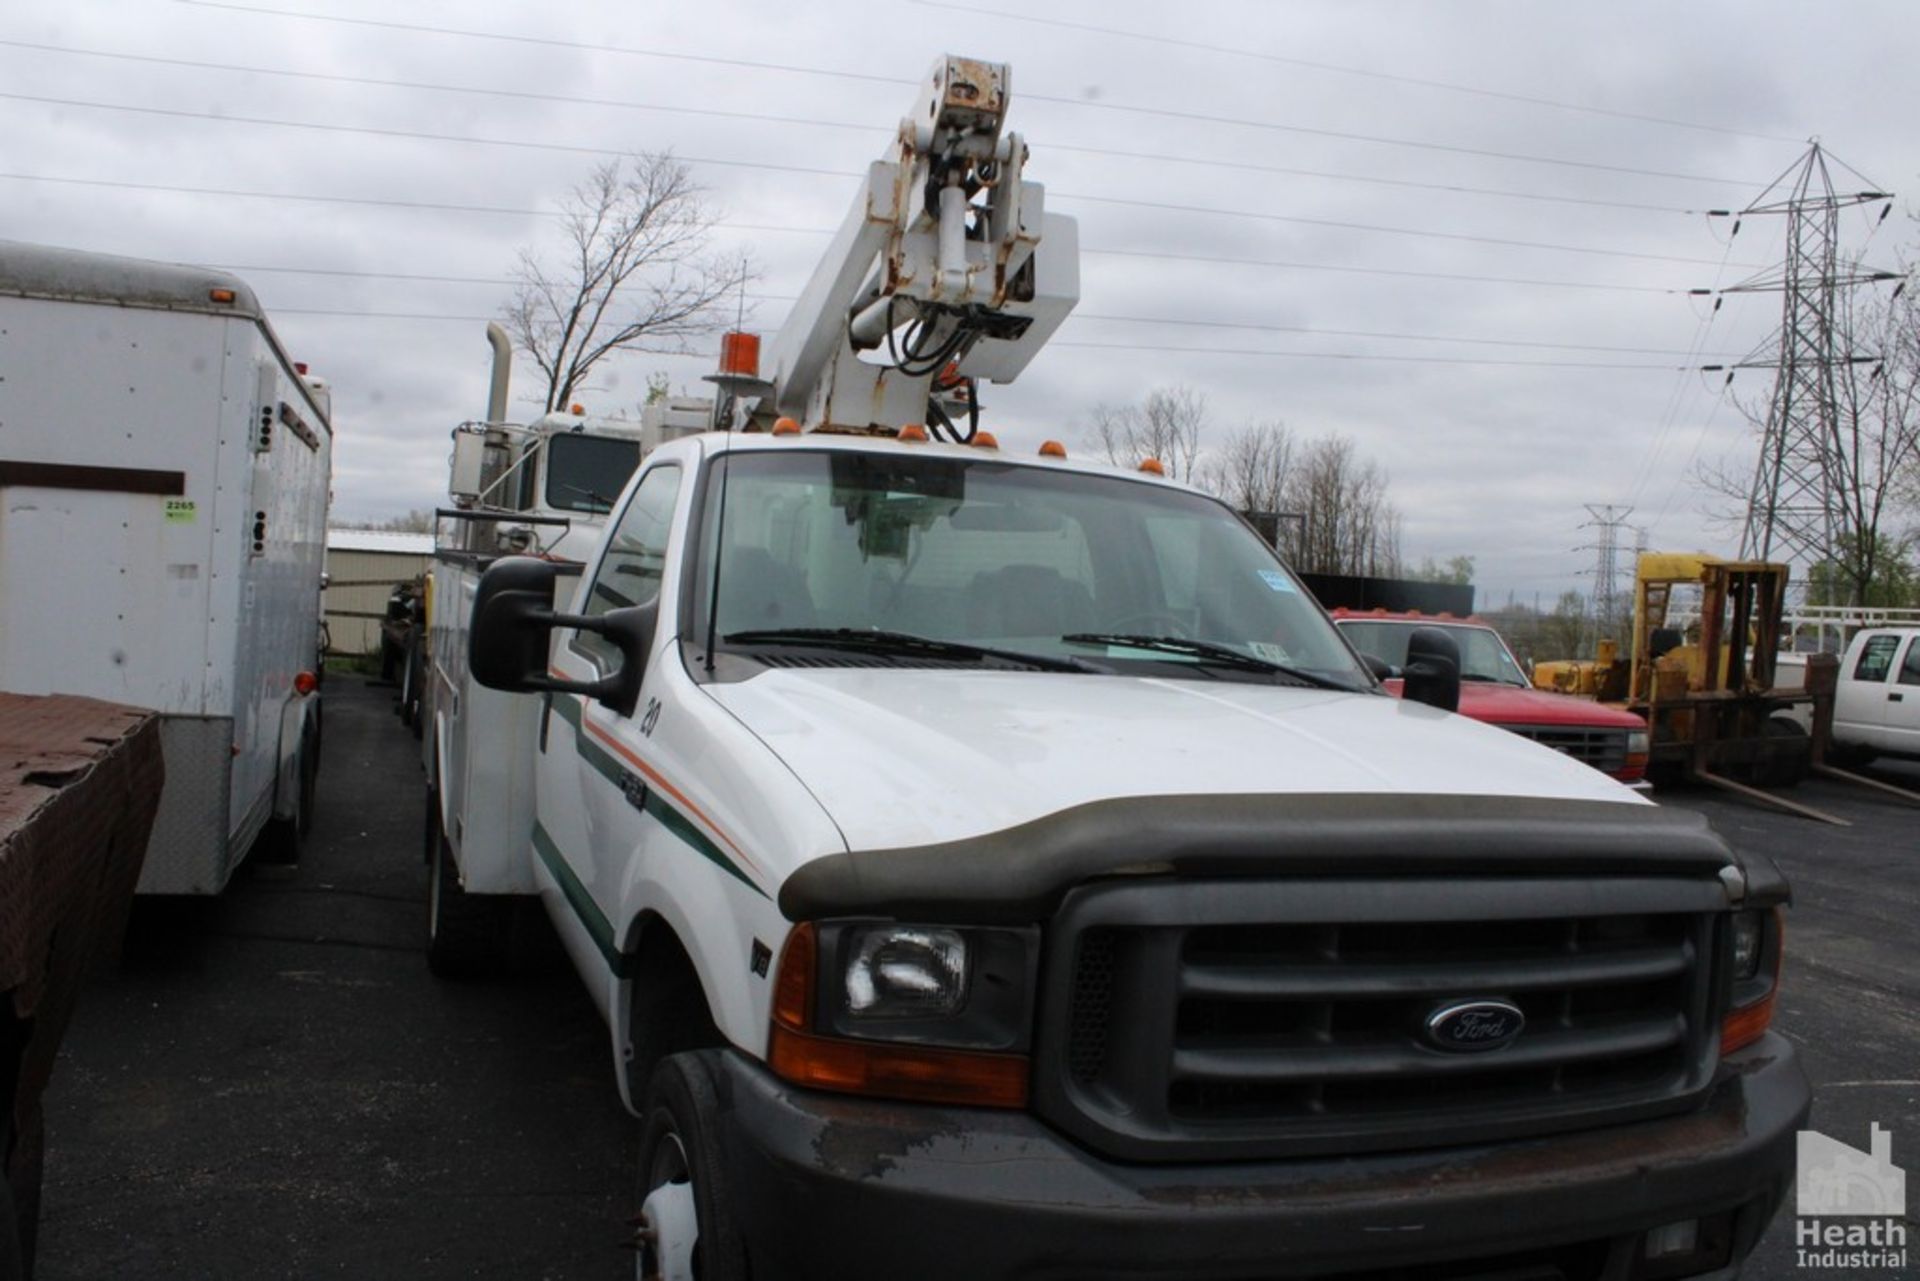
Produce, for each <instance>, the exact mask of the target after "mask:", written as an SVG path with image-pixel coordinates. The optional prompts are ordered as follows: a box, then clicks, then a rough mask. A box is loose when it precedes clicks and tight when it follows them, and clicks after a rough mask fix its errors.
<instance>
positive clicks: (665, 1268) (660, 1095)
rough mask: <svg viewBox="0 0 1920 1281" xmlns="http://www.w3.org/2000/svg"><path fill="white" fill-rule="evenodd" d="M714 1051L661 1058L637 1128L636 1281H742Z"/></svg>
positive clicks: (741, 1248) (743, 1261)
mask: <svg viewBox="0 0 1920 1281" xmlns="http://www.w3.org/2000/svg"><path fill="white" fill-rule="evenodd" d="M718 1061H719V1051H716V1050H690V1051H688V1052H687V1053H684V1054H672V1055H669V1056H667V1057H666V1058H664V1059H662V1060H660V1066H659V1067H657V1068H655V1069H654V1072H653V1081H652V1083H651V1085H650V1086H649V1087H648V1090H647V1103H646V1110H645V1112H644V1113H643V1114H642V1115H643V1117H644V1120H643V1121H642V1126H641V1130H640V1165H639V1180H638V1193H639V1197H638V1199H639V1201H640V1230H639V1246H640V1250H639V1254H638V1256H637V1259H636V1271H635V1275H636V1276H637V1277H639V1278H640V1281H656V1279H657V1281H746V1279H747V1278H748V1277H749V1276H750V1275H751V1273H750V1271H749V1269H748V1266H747V1252H746V1247H745V1245H744V1244H743V1243H742V1242H741V1240H740V1233H739V1223H738V1216H737V1213H736V1211H735V1208H734V1201H733V1190H732V1187H731V1185H730V1184H729V1183H728V1181H727V1169H726V1163H725V1161H724V1160H722V1158H721V1155H720V1140H719V1112H720V1109H719V1103H718V1100H717V1097H716V1095H715V1093H714V1088H713V1078H714V1073H715V1071H716V1070H717V1065H718Z"/></svg>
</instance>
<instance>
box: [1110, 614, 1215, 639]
mask: <svg viewBox="0 0 1920 1281" xmlns="http://www.w3.org/2000/svg"><path fill="white" fill-rule="evenodd" d="M1101 630H1102V631H1108V632H1131V633H1134V634H1136V635H1145V634H1151V635H1156V636H1177V637H1179V638H1180V639H1181V640H1193V639H1195V637H1194V634H1193V628H1192V627H1190V626H1189V625H1188V624H1187V621H1186V620H1185V619H1183V618H1181V617H1180V616H1179V615H1178V614H1176V613H1174V612H1173V611H1171V610H1165V609H1143V610H1140V611H1139V612H1137V613H1133V614H1127V615H1125V616H1124V617H1121V618H1116V619H1114V620H1113V622H1111V623H1109V624H1108V625H1107V626H1106V627H1104V628H1102V629H1101Z"/></svg>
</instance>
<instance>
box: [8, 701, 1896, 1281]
mask: <svg viewBox="0 0 1920 1281" xmlns="http://www.w3.org/2000/svg"><path fill="white" fill-rule="evenodd" d="M326 697H327V699H328V710H327V729H326V748H325V760H324V764H323V767H322V772H321V777H320V803H319V807H318V816H317V819H316V821H315V825H314V830H313V834H312V837H311V839H310V841H309V843H308V846H307V850H306V853H305V855H304V857H303V858H302V860H301V863H300V865H299V867H298V868H297V869H294V870H293V871H291V872H287V871H284V870H272V869H263V870H254V869H251V868H243V869H242V870H241V872H240V873H239V875H238V877H237V878H236V880H235V882H234V884H233V885H232V886H231V887H230V888H229V890H228V892H227V893H226V894H225V895H224V896H222V897H221V898H220V899H218V900H213V901H190V902H177V901H176V902H159V901H152V900H143V901H142V902H141V903H140V904H139V905H138V907H137V910H136V913H135V919H134V926H133V929H132V931H131V933H130V935H129V940H128V949H127V955H126V958H125V961H124V963H123V965H122V967H121V969H120V971H119V972H118V973H117V974H116V975H114V976H113V977H111V978H109V979H106V980H104V981H102V982H101V983H99V984H98V985H96V986H95V987H94V988H92V989H90V990H89V991H88V992H87V993H86V995H85V997H84V998H83V1000H82V1002H81V1005H80V1009H79V1012H78V1015H77V1017H76V1019H75V1022H74V1025H73V1027H72V1029H71V1031H70V1032H69V1034H68V1036H67V1040H66V1044H65V1047H64V1049H63V1052H62V1055H61V1060H60V1064H59V1067H58V1069H57V1071H56V1073H55V1076H54V1081H53V1085H52V1089H51V1091H50V1093H49V1095H48V1099H47V1165H46V1188H45V1200H44V1219H43V1223H42V1228H41V1249H40V1271H39V1275H40V1277H41V1278H42V1281H80V1279H86V1281H93V1279H96V1278H117V1277H138V1278H147V1279H152V1281H161V1279H164V1278H175V1277H181V1278H184V1277H196V1278H197V1277H208V1276H216V1277H325V1276H356V1277H367V1276H405V1277H409V1278H423V1279H425V1278H456V1277H552V1278H563V1277H564V1278H609V1279H611V1278H614V1277H622V1276H631V1275H632V1266H633V1265H632V1256H631V1255H630V1254H628V1253H627V1252H626V1251H625V1250H624V1249H622V1248H621V1240H620V1239H621V1235H622V1229H623V1219H624V1216H625V1214H626V1213H627V1212H628V1211H627V1208H626V1207H627V1201H628V1198H627V1196H626V1195H625V1194H624V1189H626V1188H627V1187H628V1186H629V1181H630V1180H631V1178H632V1171H631V1163H632V1153H633V1144H634V1140H635V1131H634V1126H633V1124H632V1122H631V1121H630V1119H629V1118H628V1117H627V1115H626V1113H625V1112H624V1111H623V1110H622V1109H621V1107H620V1104H619V1100H618V1097H617V1095H616V1093H615V1089H614V1083H613V1076H612V1070H611V1066H610V1054H609V1050H608V1043H607V1033H606V1030H605V1028H604V1026H603V1024H602V1023H601V1021H600V1019H599V1017H598V1015H597V1014H596V1012H595V1011H594V1010H593V1008H592V1007H591V1005H590V1004H589V1002H588V999H587V997H586V995H585V993H584V991H583V989H582V988H581V986H580V984H579V982H578V980H577V979H576V978H575V977H574V976H573V974H572V973H571V972H570V971H568V970H566V969H564V968H563V967H561V966H554V967H552V968H550V969H548V970H547V971H545V972H542V973H538V974H532V975H526V976H523V977H521V978H518V979H516V980H513V981H510V982H504V983H495V984H483V985H458V984H448V983H444V982H441V981H438V980H435V979H434V978H432V977H431V976H430V975H429V974H428V973H427V967H426V962H425V958H424V956H423V955H422V936H423V932H424V913H425V892H426V872H425V868H424V865H423V863H422V860H421V854H420V825H421V818H422V813H421V795H422V793H421V787H420V779H421V775H420V769H419V763H418V747H417V744H416V743H415V742H414V740H413V738H412V737H411V736H409V735H408V734H407V733H406V731H405V730H404V729H403V728H402V727H401V726H400V723H399V722H398V721H397V720H396V719H395V718H394V717H393V716H392V715H391V713H390V711H389V710H388V707H389V699H390V691H389V690H387V689H383V688H379V687H375V686H371V685H369V684H368V683H367V682H366V681H365V680H364V679H362V678H359V677H354V676H335V677H332V678H330V680H329V683H328V687H327V691H326ZM1880 776H1881V777H1883V778H1887V779H1892V780H1897V781H1900V782H1902V783H1904V784H1905V785H1906V786H1910V787H1915V788H1920V767H1891V768H1888V769H1886V770H1883V771H1880ZM1796 796H1797V798H1798V799H1800V800H1802V801H1805V802H1808V803H1810V804H1814V805H1818V806H1820V807H1822V808H1826V809H1829V810H1832V811H1833V812H1835V813H1837V814H1839V815H1841V816H1843V817H1847V818H1849V819H1851V820H1852V821H1853V825H1852V826H1850V827H1846V828H1837V827H1825V826H1821V825H1818V824H1814V823H1810V822H1808V821H1806V820H1803V819H1797V818H1789V817H1784V816H1778V815H1774V814H1770V813H1768V812H1766V811H1764V810H1760V809H1756V808H1753V807H1752V806H1750V805H1748V804H1747V803H1745V802H1742V801H1737V800H1731V799H1723V798H1722V797H1720V796H1719V795H1717V794H1714V793H1708V792H1682V793H1678V794H1665V795H1663V796H1662V797H1661V799H1662V800H1663V802H1665V803H1671V804H1681V805H1687V806H1691V807H1695V808H1698V809H1701V810H1703V811H1705V812H1706V813H1708V814H1709V815H1710V816H1711V817H1712V820H1713V822H1714V823H1715V825H1716V826H1717V827H1718V828H1719V829H1720V830H1721V832H1722V833H1724V834H1725V835H1726V836H1727V837H1728V838H1729V839H1730V840H1731V841H1733V842H1734V843H1736V844H1737V845H1739V846H1741V847H1744V848H1749V849H1755V850H1759V851H1762V852H1764V853H1767V854H1769V855H1771V856H1772V857H1773V858H1774V859H1775V860H1776V861H1778V862H1779V864H1780V866H1781V867H1782V869H1783V870H1784V871H1785V872H1786V873H1787V875H1788V876H1789V878H1791V880H1792V881H1793V882H1794V886H1795V893H1796V901H1795V905H1794V908H1793V911H1792V915H1791V917H1790V919H1789V924H1788V934H1787V963H1786V965H1787V968H1786V980H1785V987H1784V992H1783V997H1782V1006H1781V1010H1780V1014H1779V1017H1778V1022H1777V1026H1779V1027H1780V1028H1782V1029H1783V1030H1784V1031H1785V1032H1786V1034H1787V1035H1788V1036H1789V1037H1791V1038H1792V1039H1793V1040H1794V1041H1795V1043H1796V1044H1797V1045H1798V1046H1799V1047H1800V1050H1801V1052H1802V1054H1803V1055H1804V1060H1805V1062H1806V1065H1807V1068H1808V1071H1809V1074H1810V1075H1811V1076H1812V1077H1813V1079H1814V1082H1815V1086H1816V1092H1817V1093H1816V1102H1815V1108H1814V1117H1813V1125H1814V1126H1815V1127H1816V1128H1818V1129H1821V1130H1823V1131H1825V1132H1826V1133H1829V1134H1831V1135H1833V1136H1834V1137H1835V1138H1837V1139H1840V1140H1841V1141H1843V1142H1847V1143H1850V1144H1853V1145H1854V1146H1857V1147H1862V1148H1864V1147H1865V1146H1866V1143H1867V1127H1868V1124H1869V1122H1878V1123H1879V1124H1881V1125H1883V1126H1885V1127H1886V1128H1887V1129H1889V1130H1890V1131H1891V1132H1892V1134H1893V1141H1894V1153H1893V1157H1894V1160H1895V1161H1896V1162H1897V1163H1899V1164H1901V1165H1904V1166H1905V1167H1907V1168H1908V1169H1909V1170H1920V974H1917V973H1916V968H1917V967H1916V961H1917V960H1920V891H1916V887H1915V882H1916V868H1917V867H1920V809H1915V808H1908V807H1903V806H1901V805H1900V804H1899V803H1898V802H1896V801H1892V800H1883V799H1880V798H1877V797H1875V796H1873V795H1872V794H1871V793H1868V792H1865V791H1858V790H1854V789H1850V788H1847V787H1845V786H1843V785H1840V784H1836V783H1831V782H1827V781H1824V780H1821V781H1814V782H1809V783H1807V784H1805V785H1803V786H1802V787H1801V788H1800V789H1799V790H1798V792H1797V793H1796ZM1917 1190H1920V1189H1917ZM1915 1199H1916V1200H1917V1201H1920V1198H1915ZM1913 1208H1915V1209H1916V1210H1920V1204H1916V1205H1915V1206H1914V1207H1913ZM1792 1224H1793V1217H1792V1207H1791V1206H1788V1207H1787V1209H1786V1211H1785V1212H1783V1214H1782V1215H1781V1217H1780V1218H1779V1219H1778V1220H1776V1222H1775V1224H1774V1226H1773V1230H1772V1231H1771V1232H1770V1234H1769V1236H1768V1238H1767V1240H1766V1241H1765V1242H1764V1243H1763V1244H1762V1247H1761V1250H1760V1252H1759V1253H1758V1254H1756V1256H1755V1258H1754V1260H1753V1262H1752V1264H1751V1265H1750V1268H1749V1272H1748V1275H1749V1276H1751V1277H1757V1278H1765V1279H1769V1281H1779V1279H1784V1278H1789V1277H1792V1278H1815V1277H1818V1278H1827V1277H1834V1276H1840V1275H1845V1274H1842V1273H1836V1272H1831V1271H1829V1272H1819V1271H1814V1270H1807V1269H1801V1268H1798V1267H1797V1266H1796V1265H1795V1262H1794V1257H1793V1254H1794V1252H1793V1242H1792ZM1909 1233H1910V1239H1912V1240H1914V1241H1916V1242H1920V1233H1915V1232H1914V1231H1913V1229H1912V1228H1911V1227H1910V1228H1909ZM1914 1253H1920V1252H1913V1251H1910V1254H1914ZM1861 1275H1871V1276H1874V1277H1880V1278H1885V1277H1888V1276H1889V1275H1891V1274H1889V1273H1887V1272H1885V1271H1881V1272H1876V1273H1871V1274H1861Z"/></svg>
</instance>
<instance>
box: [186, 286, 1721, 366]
mask: <svg viewBox="0 0 1920 1281" xmlns="http://www.w3.org/2000/svg"><path fill="white" fill-rule="evenodd" d="M208 265H209V266H213V267H217V268H219V269H220V270H222V271H231V272H234V273H236V274H240V273H246V272H253V273H257V274H267V275H292V276H328V277H346V278H350V279H358V280H418V281H429V282H435V283H447V284H464V285H495V286H498V285H512V284H515V283H517V282H516V281H514V280H513V279H512V278H510V277H502V276H444V275H416V274H410V273H406V272H393V271H359V270H350V269H347V268H334V267H293V266H287V265H284V264H277V263H276V264H264V263H233V262H220V263H209V264H208ZM746 296H747V297H748V298H751V299H752V300H753V301H754V302H788V303H790V302H794V301H796V300H797V297H796V295H794V294H764V293H753V294H748V295H746ZM1067 319H1068V320H1069V321H1101V322H1104V323H1108V324H1130V325H1167V326H1172V327H1175V328H1200V329H1244V330H1251V331H1255V332H1260V333H1285V334H1311V335H1314V336H1316V337H1327V338H1385V339H1390V340H1393V341H1397V342H1438V343H1459V344H1462V345H1466V346H1476V347H1522V348H1534V349H1541V350H1549V351H1586V352H1602V353H1609V354H1614V355H1635V356H1681V357H1685V358H1687V359H1694V358H1697V357H1699V356H1701V355H1703V354H1709V353H1701V352H1698V351H1695V350H1693V349H1691V348H1689V349H1688V350H1687V351H1684V352H1681V351H1670V350H1668V349H1666V348H1661V347H1614V346H1606V345H1601V344H1595V343H1561V342H1544V341H1540V340H1536V339H1525V338H1465V337H1460V336H1459V335H1455V334H1418V333H1406V332H1400V331H1393V330H1378V329H1330V328H1325V327H1322V326H1315V325H1279V324H1270V323H1264V322H1259V321H1242V320H1199V319H1193V318H1188V317H1181V316H1122V315H1115V314H1112V313H1107V312H1088V311H1074V312H1071V313H1069V315H1068V316H1067ZM1711 354H1718V353H1711Z"/></svg>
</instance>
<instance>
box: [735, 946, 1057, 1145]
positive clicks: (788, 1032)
mask: <svg viewBox="0 0 1920 1281" xmlns="http://www.w3.org/2000/svg"><path fill="white" fill-rule="evenodd" d="M1039 957H1040V931H1039V929H1038V928H1037V927H1033V926H1027V927H1023V928H1015V929H985V928H975V927H970V926H968V927H961V926H946V925H915V924H907V923H902V922H894V921H805V922H802V923H800V924H799V925H796V926H794V927H793V929H792V930H791V931H790V932H789V933H788V935H787V941H786V943H785V945H784V946H783V947H782V948H781V952H780V967H779V971H778V973H777V975H776V976H775V979H774V989H773V994H772V995H773V1000H772V1011H771V1013H772V1019H771V1026H770V1027H769V1029H768V1036H767V1064H768V1066H769V1067H771V1068H772V1069H773V1071H774V1074H775V1075H777V1076H779V1077H781V1078H782V1079H784V1080H787V1081H791V1082H792V1083H794V1084H795V1085H804V1086H809V1087H812V1088H815V1089H823V1090H837V1091H841V1092H843V1093H851V1094H866V1095H871V1096H874V1097H879V1098H896V1099H916V1100H920V1101H923V1102H929V1103H957V1104H964V1105H969V1106H979V1107H1007V1108H1017V1107H1024V1106H1026V1102H1027V1077H1028V1074H1029V1064H1028V1060H1027V1049H1028V1047H1029V1045H1030V1044H1031V1042H1032V1036H1033V994H1034V987H1035V984H1036V981H1037V978H1038V973H1039Z"/></svg>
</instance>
